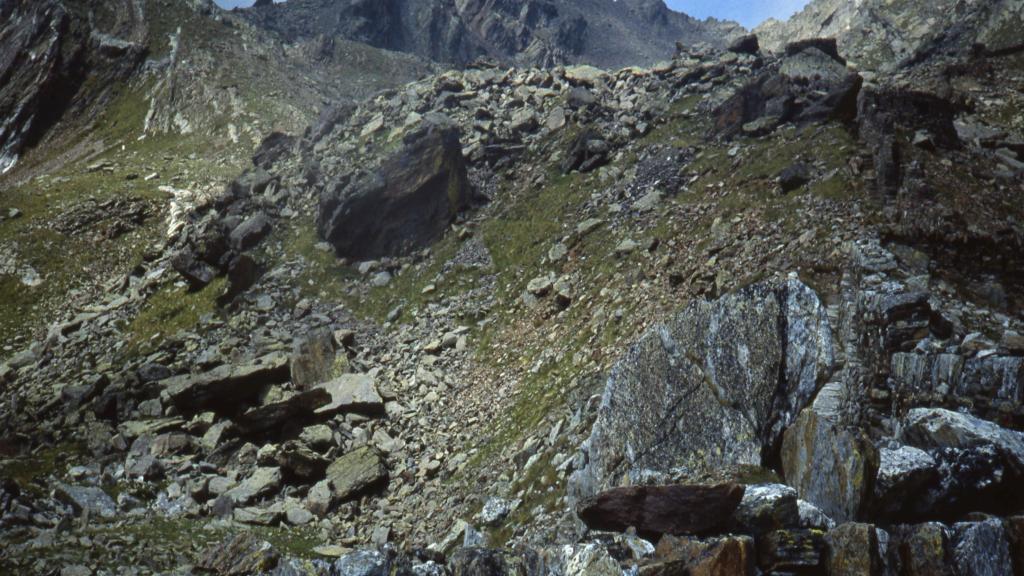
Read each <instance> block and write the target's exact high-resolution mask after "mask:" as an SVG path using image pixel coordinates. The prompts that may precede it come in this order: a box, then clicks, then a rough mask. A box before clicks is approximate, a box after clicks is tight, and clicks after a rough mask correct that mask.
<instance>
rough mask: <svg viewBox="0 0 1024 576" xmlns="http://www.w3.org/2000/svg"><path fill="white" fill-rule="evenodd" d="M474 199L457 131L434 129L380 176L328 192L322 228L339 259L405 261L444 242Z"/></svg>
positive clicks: (413, 140) (418, 136) (411, 139)
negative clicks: (400, 257)
mask: <svg viewBox="0 0 1024 576" xmlns="http://www.w3.org/2000/svg"><path fill="white" fill-rule="evenodd" d="M471 198H472V193H471V189H470V184H469V179H468V176H467V173H466V162H465V159H464V158H463V157H462V145H461V144H460V142H459V133H458V130H457V129H456V128H455V127H453V126H451V125H445V124H441V123H440V122H439V123H436V124H435V123H432V124H430V125H429V126H427V127H425V128H423V129H420V130H418V131H416V132H413V133H410V134H408V135H407V136H406V137H405V139H404V146H403V148H402V149H401V150H399V151H398V152H396V153H395V154H394V155H393V156H391V157H390V158H388V159H386V160H385V161H384V163H383V164H382V165H381V167H380V169H379V170H377V171H374V172H371V173H367V174H364V175H362V176H361V177H359V178H357V179H355V180H354V181H352V182H341V183H336V184H332V185H331V186H330V187H328V188H327V189H325V191H324V193H323V194H322V196H321V198H320V211H319V216H318V218H317V227H318V230H319V232H320V236H321V237H322V238H323V239H324V240H325V241H327V242H329V243H330V244H331V245H332V246H334V249H335V252H336V253H337V254H338V255H339V256H344V257H347V258H352V259H357V260H369V259H373V258H379V257H381V256H396V255H403V254H407V253H409V252H410V251H412V250H415V249H418V248H422V247H424V246H428V245H430V244H431V243H432V242H434V241H435V240H437V239H438V238H440V237H441V234H442V233H444V231H445V229H447V228H448V225H449V224H450V223H451V222H452V220H453V219H454V218H455V216H456V214H457V213H458V212H459V211H461V210H463V209H464V208H467V207H468V206H469V203H470V200H471Z"/></svg>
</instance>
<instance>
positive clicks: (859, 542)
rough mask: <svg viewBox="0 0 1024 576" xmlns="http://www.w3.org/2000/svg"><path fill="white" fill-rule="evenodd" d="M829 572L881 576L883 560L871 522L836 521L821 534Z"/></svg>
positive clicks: (832, 574) (856, 575)
mask: <svg viewBox="0 0 1024 576" xmlns="http://www.w3.org/2000/svg"><path fill="white" fill-rule="evenodd" d="M825 541H826V542H827V543H828V547H829V562H828V565H829V574H830V575H831V576H881V575H882V574H883V567H884V564H883V562H882V553H881V550H880V548H879V542H878V533H877V528H875V527H874V526H873V525H872V524H858V523H853V522H849V523H846V524H840V525H839V526H837V527H836V528H835V529H833V530H831V531H830V532H829V533H828V534H827V535H826V537H825Z"/></svg>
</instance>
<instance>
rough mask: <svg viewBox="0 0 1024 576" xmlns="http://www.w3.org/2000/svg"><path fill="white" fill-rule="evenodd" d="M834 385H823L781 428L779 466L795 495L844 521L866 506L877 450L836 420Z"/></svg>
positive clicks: (874, 473)
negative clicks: (783, 430) (789, 423)
mask: <svg viewBox="0 0 1024 576" xmlns="http://www.w3.org/2000/svg"><path fill="white" fill-rule="evenodd" d="M840 389H841V387H840V385H839V384H837V383H834V384H829V385H827V386H826V387H825V388H823V389H822V391H821V394H819V396H818V399H817V400H815V403H814V404H813V405H812V406H811V407H810V408H806V409H804V410H803V411H802V412H801V413H800V416H799V417H798V418H797V419H796V422H794V423H793V426H791V427H790V428H789V430H787V431H786V435H785V438H784V439H783V442H782V469H783V472H784V473H785V477H786V481H787V483H789V484H790V485H791V486H793V487H795V488H796V490H797V493H799V495H800V497H801V498H803V499H805V500H807V501H809V502H811V503H812V504H814V505H815V506H818V507H819V508H821V510H822V511H823V512H825V514H827V515H828V516H830V517H831V518H832V519H834V520H836V521H837V522H844V521H849V520H854V519H857V518H860V517H861V516H863V515H864V514H865V513H866V512H867V507H868V505H869V502H870V498H871V495H872V490H873V486H874V481H875V476H876V474H877V471H878V452H877V450H876V449H875V447H874V446H873V445H872V444H871V442H870V441H869V440H868V439H867V438H866V437H865V436H864V435H863V433H862V432H861V431H859V430H858V429H856V428H853V427H849V426H846V425H844V424H842V422H841V420H840V418H839V416H838V414H837V412H836V410H835V407H834V406H833V405H832V401H831V400H830V398H831V397H834V396H835V395H836V394H838V393H839V392H840Z"/></svg>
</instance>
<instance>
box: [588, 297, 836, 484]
mask: <svg viewBox="0 0 1024 576" xmlns="http://www.w3.org/2000/svg"><path fill="white" fill-rule="evenodd" d="M832 363H833V347H832V339H831V332H830V329H829V325H828V319H827V317H826V314H825V309H824V307H823V306H822V305H821V302H820V301H819V300H818V298H817V296H816V295H815V294H814V292H813V291H812V290H811V289H810V288H808V287H807V286H805V285H803V284H801V283H800V282H798V281H795V280H789V281H777V282H767V283H762V284H757V285H754V286H751V287H748V288H745V289H743V290H741V291H739V292H736V293H734V294H729V295H727V296H724V297H722V298H721V299H719V300H718V301H715V302H707V301H698V302H695V303H693V304H691V305H690V306H689V307H687V308H686V309H685V310H684V311H683V312H681V313H680V314H679V315H677V316H676V317H675V318H674V319H673V320H671V321H670V322H668V323H667V324H659V325H656V326H655V327H654V328H652V329H651V330H649V331H648V332H647V333H646V334H645V335H644V336H643V337H642V338H641V339H640V341H639V342H637V343H636V344H635V345H634V346H633V347H632V348H631V349H630V350H629V351H628V352H627V354H626V356H625V357H624V358H622V359H621V360H620V361H619V362H617V363H616V364H615V365H614V366H613V367H612V369H611V374H610V376H609V378H608V382H607V385H606V387H605V391H604V395H603V398H602V402H601V407H600V410H599V413H598V418H597V422H596V423H595V425H594V428H593V431H592V433H591V435H590V438H589V439H588V440H587V442H586V444H585V446H584V451H585V452H586V455H587V465H586V467H585V468H583V469H582V470H580V471H577V472H576V473H574V474H573V477H572V479H571V482H570V492H571V493H572V494H573V495H574V496H575V497H585V496H588V495H592V494H595V493H596V492H598V491H600V490H602V489H605V488H607V487H610V486H613V485H615V484H617V483H619V482H620V481H621V480H623V479H625V478H629V479H630V480H632V481H633V482H634V483H635V482H639V481H641V480H643V479H644V478H648V477H652V478H659V477H663V476H666V475H667V474H668V473H669V472H670V471H671V473H672V474H673V475H676V476H681V477H687V476H690V475H692V476H693V477H701V476H715V475H723V474H724V475H728V474H729V471H730V470H734V469H736V468H738V467H742V466H745V465H755V466H760V465H762V464H764V463H765V462H763V461H762V459H763V458H764V456H765V455H770V454H772V453H774V450H775V449H776V448H777V446H778V443H779V442H780V440H781V436H782V433H783V431H784V430H785V428H786V427H787V426H788V425H789V424H790V423H791V422H792V421H793V419H794V418H795V417H796V415H797V414H798V413H799V411H800V409H801V408H802V407H803V406H805V405H806V404H807V403H808V402H809V401H810V400H811V398H813V397H814V394H815V392H816V391H817V389H818V387H819V386H820V385H821V384H822V383H823V382H825V381H826V379H827V378H828V377H829V376H830V374H831V369H832Z"/></svg>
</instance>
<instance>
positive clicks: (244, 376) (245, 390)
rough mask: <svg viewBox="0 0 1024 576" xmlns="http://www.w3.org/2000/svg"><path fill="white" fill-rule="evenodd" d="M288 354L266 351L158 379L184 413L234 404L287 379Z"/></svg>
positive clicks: (172, 400) (251, 398) (167, 395)
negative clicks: (256, 356) (237, 363)
mask: <svg viewBox="0 0 1024 576" xmlns="http://www.w3.org/2000/svg"><path fill="white" fill-rule="evenodd" d="M288 375H289V370H288V356H286V355H284V354H280V353H274V354H269V355H267V356H264V357H262V358H259V359H257V360H255V361H253V362H252V363H251V364H245V365H240V366H231V365H225V366H219V367H217V368H214V369H213V370H211V371H209V372H204V373H202V374H184V375H181V376H173V377H171V378H168V379H167V380H164V381H162V382H161V385H162V386H163V387H164V394H165V395H166V397H167V398H168V399H169V400H170V401H171V402H172V403H174V405H175V406H177V407H178V409H179V410H181V411H183V412H185V413H189V414H191V413H195V412H201V411H203V410H205V409H207V408H217V407H223V406H230V407H237V406H238V405H239V404H242V403H246V402H251V401H252V400H254V399H255V398H256V397H257V396H258V395H259V392H260V390H261V389H262V387H264V386H267V385H270V384H280V383H282V382H286V381H287V380H288Z"/></svg>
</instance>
